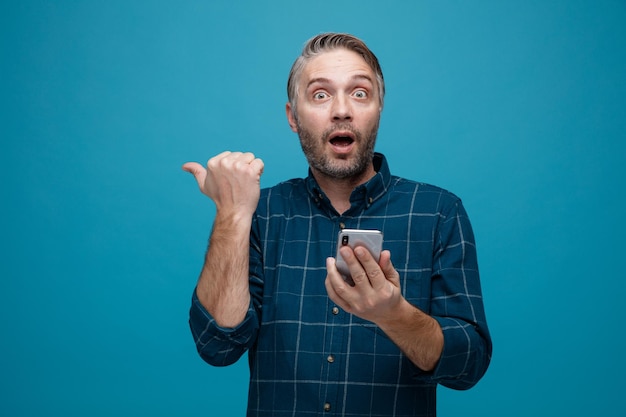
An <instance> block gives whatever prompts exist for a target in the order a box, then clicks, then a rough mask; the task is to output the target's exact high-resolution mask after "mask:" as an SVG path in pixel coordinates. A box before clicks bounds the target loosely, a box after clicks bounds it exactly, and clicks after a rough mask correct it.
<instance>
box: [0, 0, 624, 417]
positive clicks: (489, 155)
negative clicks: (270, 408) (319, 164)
mask: <svg viewBox="0 0 626 417" xmlns="http://www.w3.org/2000/svg"><path fill="white" fill-rule="evenodd" d="M625 22H626V3H625V2H624V1H618V0H615V1H610V0H600V1H548V2H546V1H525V2H522V1H495V0H494V1H480V2H469V1H468V2H460V1H437V2H435V1H428V2H427V1H405V2H399V1H397V2H394V1H387V2H380V1H376V2H374V1H365V0H358V1H343V2H342V1H337V0H333V1H326V0H317V1H315V2H307V3H304V2H294V1H290V2H287V1H284V2H279V1H275V2H269V1H244V2H228V1H213V2H208V1H207V2H203V1H195V2H186V1H181V2H166V1H145V2H140V1H65V2H64V1H57V2H48V1H24V2H3V3H2V5H1V6H0V53H1V57H0V58H1V64H0V97H1V103H2V104H1V106H2V108H1V113H0V117H1V123H0V129H1V131H0V132H1V135H2V152H0V170H1V171H0V174H1V178H2V181H1V182H0V184H1V185H0V187H1V188H0V192H1V195H2V201H3V203H2V205H1V206H0V207H1V210H2V212H1V216H0V230H1V236H2V250H1V251H0V256H1V262H0V278H1V279H0V315H1V317H2V319H1V320H0V415H2V416H14V417H21V416H34V415H49V416H52V415H63V416H66V417H70V416H85V415H90V416H110V415H132V416H143V415H150V416H174V415H175V416H198V415H207V416H212V415H215V416H242V415H244V410H245V402H246V394H247V385H246V381H247V378H248V373H247V363H246V361H245V360H242V361H240V362H239V363H238V364H235V365H234V366H232V367H229V368H224V369H216V368H212V367H209V366H208V365H205V364H204V363H203V362H202V361H201V360H200V359H199V357H198V356H197V355H196V353H195V349H194V345H193V342H192V339H191V336H190V333H189V330H188V326H187V311H188V305H189V299H190V296H191V292H192V289H193V287H194V284H195V281H196V278H197V275H198V272H199V270H200V267H201V264H202V259H203V254H204V251H205V247H206V241H207V238H208V235H209V232H210V227H211V223H212V217H213V215H214V207H213V204H212V203H211V202H210V201H209V200H208V199H206V198H205V197H203V196H202V195H201V194H200V193H199V192H198V190H197V187H196V184H195V182H194V181H193V178H192V177H191V176H189V174H186V173H184V172H183V171H182V170H181V169H180V166H181V165H182V163H184V162H186V161H188V160H196V161H200V162H204V161H206V160H207V159H208V158H209V157H210V156H212V155H214V154H217V153H219V152H221V151H223V150H226V149H232V150H249V151H252V152H254V153H256V154H257V155H258V156H259V157H261V158H263V159H264V161H265V164H266V170H265V174H264V176H263V179H262V185H263V186H269V185H272V184H274V183H276V182H277V181H279V180H283V179H287V178H292V177H300V176H304V175H306V161H305V159H304V157H303V156H302V155H301V150H300V148H299V143H298V140H297V137H296V136H295V135H294V134H293V133H292V132H291V131H290V130H289V127H288V125H287V122H286V119H285V116H284V104H285V102H286V91H285V90H286V87H285V84H286V78H287V73H288V71H289V68H290V66H291V63H292V61H293V59H294V58H295V57H296V55H297V54H298V53H299V51H300V49H301V47H302V44H303V43H304V41H305V40H306V39H308V38H309V37H311V36H313V35H315V34H317V33H319V32H322V31H329V30H332V31H346V32H351V33H354V34H356V35H357V36H360V37H362V38H363V39H364V40H365V41H366V42H367V43H368V44H369V45H370V47H371V48H372V49H373V50H374V51H375V53H376V54H377V55H378V57H379V59H380V61H381V63H382V66H383V71H384V73H385V78H386V80H387V91H388V95H387V99H386V105H385V110H384V112H383V118H382V126H381V131H380V134H379V143H378V150H379V151H382V152H384V153H386V155H387V156H388V159H389V161H390V164H391V167H392V171H393V172H394V173H395V174H397V175H402V176H406V177H409V178H412V179H417V180H421V181H426V182H430V183H434V184H436V185H439V186H442V187H444V188H447V189H449V190H451V191H453V192H454V193H456V194H458V195H459V196H461V197H462V198H463V200H464V202H465V205H466V208H467V209H468V211H469V213H470V216H471V218H472V220H473V225H474V228H475V232H476V237H477V241H478V248H479V260H480V265H481V272H482V281H483V289H484V293H485V298H486V308H487V314H488V318H489V322H490V326H491V330H492V333H493V338H494V357H493V362H492V365H491V368H490V369H489V371H488V373H487V375H486V376H485V378H484V379H483V380H482V381H481V382H480V383H479V384H478V385H477V386H476V387H475V388H474V389H472V390H470V391H467V392H455V391H450V390H447V389H445V388H442V389H440V391H439V392H440V394H439V398H440V401H439V403H440V406H439V414H440V415H441V416H444V417H445V416H458V415H464V416H481V417H485V416H505V415H506V416H509V417H512V416H520V417H521V416H524V417H526V416H530V415H532V416H548V415H602V416H623V415H624V413H625V412H626V408H625V406H624V402H623V398H622V397H623V394H622V389H623V375H624V374H625V373H626V361H625V360H624V357H623V354H624V351H625V350H626V342H625V338H624V336H623V334H622V328H623V325H622V323H623V318H624V313H625V309H624V303H623V298H624V291H625V290H626V286H625V284H624V280H625V278H626V277H625V273H624V269H623V268H624V259H625V257H624V254H623V252H624V250H625V249H626V244H625V241H624V236H625V235H626V220H625V219H624V218H625V210H624V203H625V202H626V199H625V191H626V187H625V181H626V180H625V179H626V145H625V143H626V134H625V132H626V24H625Z"/></svg>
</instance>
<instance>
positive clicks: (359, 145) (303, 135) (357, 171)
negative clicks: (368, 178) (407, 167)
mask: <svg viewBox="0 0 626 417" xmlns="http://www.w3.org/2000/svg"><path fill="white" fill-rule="evenodd" d="M378 125H379V121H378V120H377V121H376V124H375V125H374V126H372V128H371V129H370V130H368V131H367V132H361V131H359V130H357V129H354V128H353V127H352V125H350V124H349V123H342V124H338V125H336V126H333V127H332V128H330V129H328V130H326V131H325V132H323V133H322V134H321V135H320V137H315V135H314V134H313V133H312V132H311V131H309V130H306V129H304V128H303V127H302V126H301V125H300V124H298V136H299V137H300V145H301V146H302V151H303V152H304V156H305V157H306V159H307V161H308V162H309V165H310V166H311V168H313V169H314V170H317V171H318V172H320V173H321V174H323V175H325V176H327V177H330V178H335V179H347V178H357V177H359V176H360V175H361V174H363V173H364V172H365V171H366V170H367V168H368V167H369V165H370V164H371V163H372V159H373V157H374V145H375V144H376V136H377V135H378ZM338 130H341V131H349V132H351V133H352V134H354V138H355V146H356V153H355V155H354V156H352V157H349V156H344V157H343V158H340V159H338V158H331V156H330V155H328V154H327V153H326V152H325V149H324V148H325V145H326V143H328V138H329V137H330V136H331V135H332V134H333V133H334V132H336V131H338Z"/></svg>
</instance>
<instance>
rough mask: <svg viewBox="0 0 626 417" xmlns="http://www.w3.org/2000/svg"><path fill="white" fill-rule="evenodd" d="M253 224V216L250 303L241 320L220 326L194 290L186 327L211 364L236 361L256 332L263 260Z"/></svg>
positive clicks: (251, 343)
mask: <svg viewBox="0 0 626 417" xmlns="http://www.w3.org/2000/svg"><path fill="white" fill-rule="evenodd" d="M255 225H256V219H255V221H253V229H252V233H251V236H250V277H249V284H250V305H249V307H248V312H247V313H246V317H245V318H244V320H243V321H242V322H241V323H240V324H239V325H238V326H236V327H234V328H224V327H221V326H219V325H218V324H217V323H216V322H215V319H214V318H213V317H212V316H211V314H210V313H209V312H208V311H207V310H206V309H205V308H204V306H203V305H202V303H201V302H200V300H199V299H198V295H197V292H196V290H194V292H193V296H192V299H191V308H190V309H189V327H190V329H191V334H192V336H193V339H194V341H195V343H196V349H197V350H198V353H199V354H200V357H201V358H202V359H203V360H204V361H205V362H207V363H209V364H210V365H213V366H227V365H231V364H233V363H235V362H236V361H237V360H239V358H241V356H242V355H243V354H244V353H245V352H246V351H247V350H248V349H250V347H251V346H252V345H254V343H255V342H256V337H257V335H258V332H259V326H260V325H259V323H260V314H261V313H260V312H261V306H260V303H261V298H262V288H263V280H262V277H261V275H262V274H261V271H262V269H263V267H262V264H263V262H262V257H261V249H260V245H259V238H258V231H257V229H256V228H255V227H254V226H255Z"/></svg>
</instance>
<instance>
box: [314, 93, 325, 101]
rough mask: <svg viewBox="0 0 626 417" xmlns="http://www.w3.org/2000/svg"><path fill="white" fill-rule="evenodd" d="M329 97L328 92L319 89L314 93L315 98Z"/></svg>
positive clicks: (323, 98)
mask: <svg viewBox="0 0 626 417" xmlns="http://www.w3.org/2000/svg"><path fill="white" fill-rule="evenodd" d="M327 98H328V93H326V92H325V91H318V92H316V93H313V99H315V100H325V99H327Z"/></svg>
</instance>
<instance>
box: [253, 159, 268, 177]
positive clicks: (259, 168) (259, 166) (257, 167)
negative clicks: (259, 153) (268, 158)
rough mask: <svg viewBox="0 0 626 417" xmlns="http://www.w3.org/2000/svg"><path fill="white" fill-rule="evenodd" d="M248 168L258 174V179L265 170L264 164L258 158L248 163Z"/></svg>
mask: <svg viewBox="0 0 626 417" xmlns="http://www.w3.org/2000/svg"><path fill="white" fill-rule="evenodd" d="M250 166H251V167H252V168H253V170H254V172H256V173H258V175H259V177H260V176H261V175H263V170H264V169H265V163H263V161H262V160H261V159H259V158H254V159H253V160H252V162H250Z"/></svg>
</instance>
